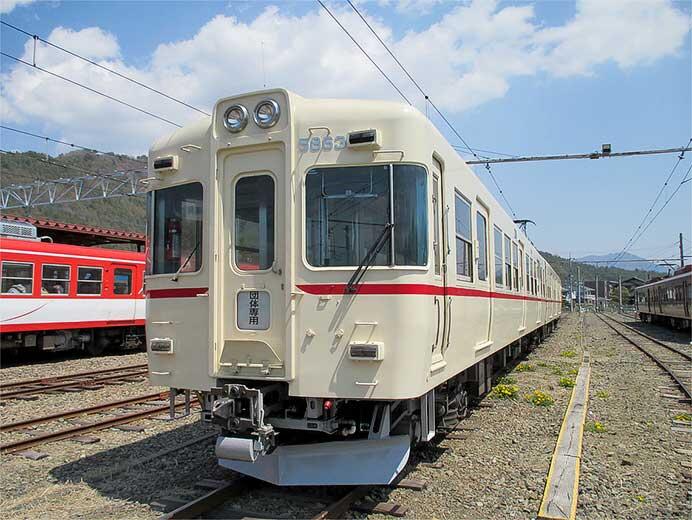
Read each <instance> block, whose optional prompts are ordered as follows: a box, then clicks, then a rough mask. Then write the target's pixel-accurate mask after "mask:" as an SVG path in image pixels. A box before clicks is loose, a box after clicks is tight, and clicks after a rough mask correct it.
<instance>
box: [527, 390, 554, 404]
mask: <svg viewBox="0 0 692 520" xmlns="http://www.w3.org/2000/svg"><path fill="white" fill-rule="evenodd" d="M526 400H527V401H529V402H530V403H531V404H533V405H536V406H551V405H552V404H553V403H555V399H553V396H551V395H550V394H549V393H547V392H542V391H541V390H534V391H533V392H532V393H530V394H529V395H527V396H526Z"/></svg>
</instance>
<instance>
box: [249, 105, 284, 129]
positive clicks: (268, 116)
mask: <svg viewBox="0 0 692 520" xmlns="http://www.w3.org/2000/svg"><path fill="white" fill-rule="evenodd" d="M280 115H281V109H280V108H279V104H278V103H277V102H276V101H274V100H273V99H265V100H264V101H260V102H259V103H257V106H256V107H255V112H254V114H253V117H254V119H255V123H257V126H259V127H260V128H271V127H272V126H274V125H275V124H276V122H277V121H278V120H279V116H280Z"/></svg>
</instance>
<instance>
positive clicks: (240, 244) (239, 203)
mask: <svg viewBox="0 0 692 520" xmlns="http://www.w3.org/2000/svg"><path fill="white" fill-rule="evenodd" d="M235 264H236V265H237V266H238V269H242V270H243V271H263V270H265V269H269V268H271V266H272V265H273V264H274V179H272V178H271V177H270V176H269V175H255V176H252V177H243V178H242V179H240V180H239V181H238V182H237V183H236V185H235Z"/></svg>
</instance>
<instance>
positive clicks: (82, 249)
mask: <svg viewBox="0 0 692 520" xmlns="http://www.w3.org/2000/svg"><path fill="white" fill-rule="evenodd" d="M9 251H12V252H20V253H26V254H32V253H33V254H37V255H41V254H60V255H64V256H75V257H91V258H102V259H107V260H115V261H120V262H133V263H143V262H144V253H139V252H136V251H123V250H122V249H106V248H103V247H86V246H73V245H69V244H59V243H53V242H42V241H39V240H22V239H16V238H8V237H0V252H3V253H4V252H9Z"/></svg>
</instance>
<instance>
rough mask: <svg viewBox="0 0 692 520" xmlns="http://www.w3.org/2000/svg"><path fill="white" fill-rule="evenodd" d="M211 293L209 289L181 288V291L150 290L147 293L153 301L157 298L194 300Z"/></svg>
mask: <svg viewBox="0 0 692 520" xmlns="http://www.w3.org/2000/svg"><path fill="white" fill-rule="evenodd" d="M208 291H209V288H207V287H181V288H179V289H177V288H176V289H150V290H148V291H147V296H148V297H149V298H152V299H157V298H194V297H195V296H200V295H202V294H206V293H207V292H208Z"/></svg>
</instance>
